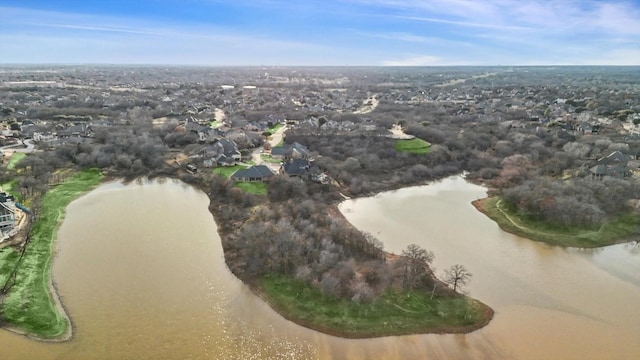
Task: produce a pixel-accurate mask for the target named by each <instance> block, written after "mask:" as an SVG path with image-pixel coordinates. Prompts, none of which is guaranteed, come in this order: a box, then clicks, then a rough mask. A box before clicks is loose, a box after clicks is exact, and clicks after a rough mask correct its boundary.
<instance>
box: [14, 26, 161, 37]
mask: <svg viewBox="0 0 640 360" xmlns="http://www.w3.org/2000/svg"><path fill="white" fill-rule="evenodd" d="M25 25H32V26H42V27H52V28H60V29H73V30H87V31H100V32H115V33H125V34H140V35H153V36H158V35H162V34H161V33H157V32H152V31H149V30H140V29H128V28H121V27H106V26H87V25H69V24H43V23H40V24H36V23H25Z"/></svg>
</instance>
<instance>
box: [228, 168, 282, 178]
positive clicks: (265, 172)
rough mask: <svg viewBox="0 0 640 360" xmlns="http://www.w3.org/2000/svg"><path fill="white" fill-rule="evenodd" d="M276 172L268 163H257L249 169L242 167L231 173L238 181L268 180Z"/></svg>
mask: <svg viewBox="0 0 640 360" xmlns="http://www.w3.org/2000/svg"><path fill="white" fill-rule="evenodd" d="M275 175H276V174H275V173H274V172H273V170H271V169H270V168H269V167H268V166H266V165H255V166H252V167H250V168H248V169H240V170H238V171H236V172H235V173H233V174H232V175H231V180H236V181H268V180H269V179H271V178H272V177H273V176H275Z"/></svg>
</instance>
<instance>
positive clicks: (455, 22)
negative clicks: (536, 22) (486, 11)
mask: <svg viewBox="0 0 640 360" xmlns="http://www.w3.org/2000/svg"><path fill="white" fill-rule="evenodd" d="M396 17H397V18H399V19H406V20H414V21H422V22H431V23H440V24H450V25H458V26H464V27H477V28H488V29H500V30H533V28H530V27H524V26H518V25H501V24H490V23H479V22H469V21H458V20H446V19H438V18H429V17H418V16H396Z"/></svg>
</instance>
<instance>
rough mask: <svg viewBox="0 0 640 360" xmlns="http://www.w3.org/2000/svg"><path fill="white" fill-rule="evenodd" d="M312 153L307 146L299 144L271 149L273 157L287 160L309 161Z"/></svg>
mask: <svg viewBox="0 0 640 360" xmlns="http://www.w3.org/2000/svg"><path fill="white" fill-rule="evenodd" d="M310 155H311V153H310V152H309V149H307V147H306V146H304V145H302V144H300V143H299V142H294V143H293V144H291V145H287V146H278V147H274V148H273V149H271V156H272V157H281V158H283V159H285V160H289V159H308V158H309V156H310Z"/></svg>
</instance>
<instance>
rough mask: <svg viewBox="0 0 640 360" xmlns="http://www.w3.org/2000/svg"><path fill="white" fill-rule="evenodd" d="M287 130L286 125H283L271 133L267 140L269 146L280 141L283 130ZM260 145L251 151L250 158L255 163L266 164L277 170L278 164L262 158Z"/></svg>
mask: <svg viewBox="0 0 640 360" xmlns="http://www.w3.org/2000/svg"><path fill="white" fill-rule="evenodd" d="M286 130H287V125H284V126H283V127H281V128H280V129H278V131H276V132H275V133H273V135H271V139H270V140H267V141H268V142H269V144H271V147H274V146H276V145H277V144H278V143H279V142H280V141H282V137H283V136H284V132H285V131H286ZM261 155H262V147H259V148H257V149H255V150H254V151H253V153H252V154H251V158H252V160H253V161H254V162H255V163H256V165H267V166H270V167H271V168H272V169H273V170H275V171H278V169H280V165H279V164H274V163H268V162H265V161H263V160H262V156H261Z"/></svg>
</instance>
